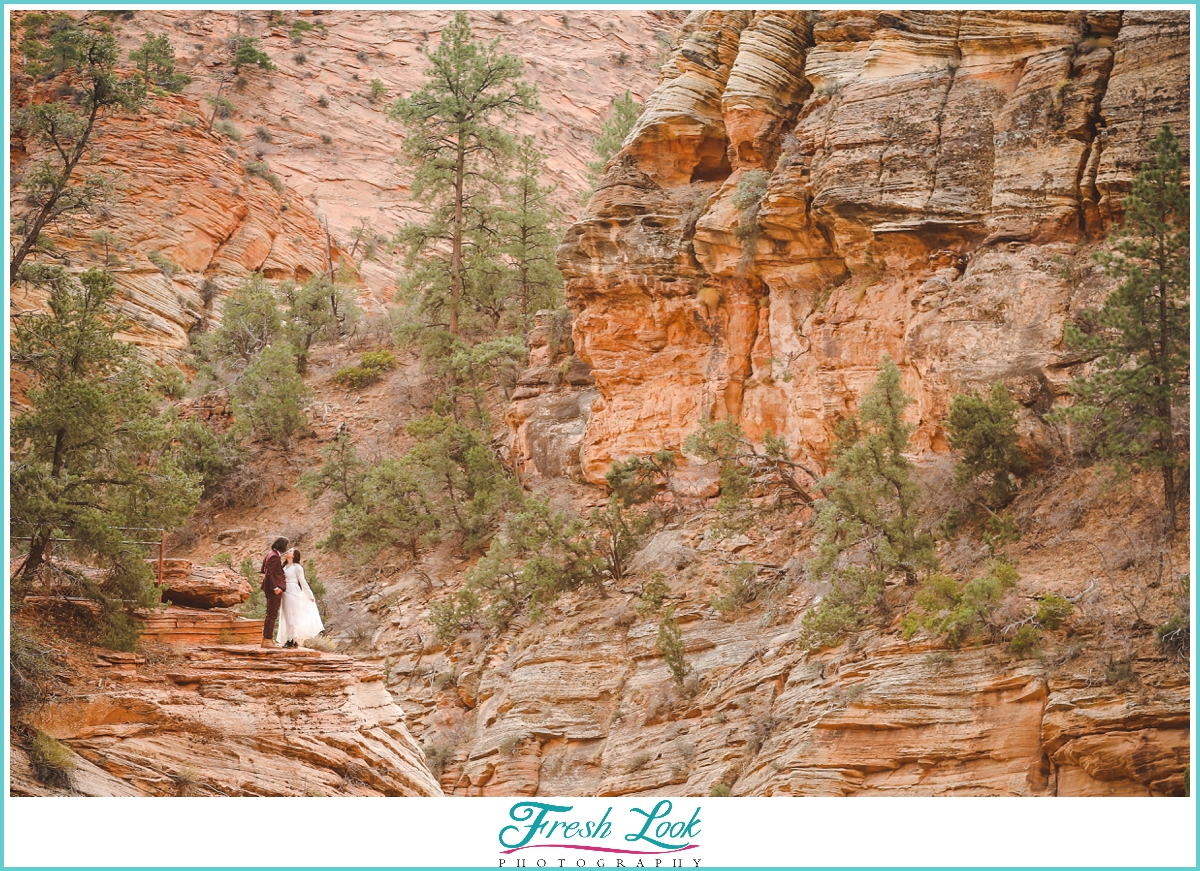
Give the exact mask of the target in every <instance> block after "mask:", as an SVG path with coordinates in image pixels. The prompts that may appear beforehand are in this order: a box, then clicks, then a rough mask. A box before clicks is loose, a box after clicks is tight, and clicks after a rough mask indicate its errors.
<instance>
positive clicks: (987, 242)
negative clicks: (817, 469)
mask: <svg viewBox="0 0 1200 871" xmlns="http://www.w3.org/2000/svg"><path fill="white" fill-rule="evenodd" d="M689 26H690V27H691V28H693V29H692V31H691V34H690V36H688V37H687V38H686V39H684V41H683V43H682V45H681V46H680V48H679V49H678V50H677V51H676V52H675V54H674V55H673V57H672V58H671V59H670V60H669V61H668V62H667V64H666V66H665V67H664V72H663V74H664V81H663V83H662V85H661V86H660V87H659V89H658V90H657V91H655V93H654V95H653V96H652V98H651V99H650V101H649V102H648V104H647V109H646V111H645V113H644V114H643V115H642V117H641V118H640V120H639V122H638V125H637V127H636V129H635V130H634V132H633V133H632V134H631V136H630V138H629V139H628V140H627V142H626V143H625V147H624V149H623V151H622V152H621V153H620V154H619V155H618V156H617V158H616V159H615V160H614V162H613V163H612V164H610V169H609V171H608V173H607V174H606V176H605V178H604V180H603V181H602V183H601V185H600V187H599V190H598V191H597V192H596V194H595V195H594V196H593V198H592V200H591V202H590V203H589V205H588V207H587V210H586V213H585V214H584V215H583V216H582V217H581V218H580V220H579V221H578V222H577V223H576V224H575V225H574V226H573V227H572V228H571V230H570V231H569V233H568V234H567V238H566V240H565V241H564V243H563V245H562V247H561V249H560V252H559V263H560V266H561V268H562V269H563V271H564V274H565V275H566V277H567V297H568V301H569V304H570V305H571V307H572V309H573V310H574V311H575V314H576V317H575V333H574V336H575V344H576V349H577V353H578V354H579V356H580V357H581V358H582V359H583V360H584V361H585V362H587V363H588V364H589V365H590V366H591V367H592V374H593V377H594V378H595V381H596V386H597V389H598V390H599V394H600V395H599V397H598V398H597V399H596V401H595V402H594V403H593V404H592V414H591V418H590V420H589V422H588V432H587V437H586V441H585V445H584V449H583V451H584V459H583V467H584V472H585V475H586V477H587V478H588V479H589V480H590V481H592V482H595V483H600V482H601V481H602V478H603V474H604V472H605V471H607V469H608V467H609V465H610V464H611V462H612V461H613V460H616V459H624V458H625V457H627V456H628V455H630V454H635V453H636V454H644V453H647V452H649V451H652V450H655V449H657V448H662V447H668V448H674V449H678V448H679V447H680V445H681V444H682V442H683V439H684V437H685V436H686V435H687V434H688V433H689V432H690V431H691V430H693V429H695V427H696V426H697V424H698V422H699V421H700V419H701V418H702V417H704V416H708V417H711V418H714V419H721V418H725V417H731V418H734V419H736V420H738V421H740V423H741V424H742V426H743V428H744V429H745V430H746V431H747V432H748V433H749V434H751V436H752V437H755V438H758V437H760V436H761V435H762V434H763V433H764V432H766V431H767V430H768V429H770V430H772V431H773V432H774V433H775V434H777V435H783V436H785V437H786V438H787V439H788V441H789V443H791V444H792V445H793V449H794V450H795V451H796V452H798V453H799V454H801V455H804V456H807V457H810V458H816V459H819V458H820V457H821V456H822V455H823V454H824V452H825V450H826V448H827V446H828V443H829V439H830V437H831V434H832V428H833V426H834V424H835V423H836V421H837V420H838V419H839V418H840V417H841V416H843V415H844V414H845V413H847V412H848V411H849V410H851V409H852V408H853V407H854V404H855V402H856V397H858V396H859V395H861V393H862V392H863V390H864V389H865V387H866V385H867V384H868V383H869V382H870V381H871V380H872V379H873V378H874V375H875V372H876V370H877V368H878V366H879V361H880V359H881V357H882V356H883V355H884V354H890V355H891V356H892V357H893V358H894V359H895V360H896V361H897V362H898V363H899V364H900V365H901V368H902V370H903V372H904V387H905V389H906V390H907V391H908V392H909V393H910V394H912V395H913V396H914V397H915V398H916V408H915V413H914V415H913V422H914V423H916V424H918V425H919V429H918V432H917V435H916V436H915V441H914V444H915V446H916V447H917V448H918V449H921V450H928V449H933V450H944V449H945V442H944V439H943V437H942V435H941V431H940V427H939V421H940V419H941V417H942V416H943V415H944V413H945V409H946V405H947V401H948V398H949V396H950V395H951V394H952V393H953V392H958V391H963V390H970V389H975V388H980V387H986V386H989V385H990V384H991V383H992V382H994V381H997V380H1000V381H1003V382H1005V383H1006V384H1007V385H1008V386H1009V387H1010V389H1012V390H1013V392H1014V393H1015V394H1016V395H1017V397H1018V398H1019V400H1020V401H1021V402H1022V403H1023V404H1024V405H1025V406H1026V407H1027V408H1029V409H1037V410H1045V409H1046V408H1047V407H1050V406H1053V405H1054V404H1055V403H1056V402H1058V401H1059V400H1060V399H1061V398H1062V397H1063V396H1064V395H1065V393H1066V383H1067V381H1068V380H1069V378H1070V377H1071V375H1072V374H1073V371H1074V370H1073V369H1072V367H1073V365H1075V364H1076V363H1077V360H1076V359H1075V358H1074V357H1072V355H1071V354H1070V353H1069V352H1068V351H1067V350H1066V349H1065V348H1064V347H1063V346H1062V344H1061V338H1062V331H1063V326H1064V324H1065V322H1066V321H1067V319H1068V318H1070V317H1071V315H1072V313H1073V312H1076V311H1078V310H1080V309H1082V308H1084V307H1086V306H1088V305H1093V304H1095V303H1096V302H1098V301H1099V300H1100V299H1102V298H1103V293H1104V292H1105V291H1106V290H1107V288H1108V287H1109V286H1110V285H1109V284H1108V283H1107V279H1106V278H1105V277H1104V276H1103V275H1102V274H1100V273H1099V272H1098V270H1096V269H1094V268H1092V266H1091V262H1090V259H1089V254H1090V246H1091V245H1092V244H1093V243H1094V242H1095V241H1096V240H1098V239H1099V238H1101V236H1102V235H1103V233H1104V232H1105V231H1106V230H1107V228H1109V227H1110V226H1111V225H1112V222H1113V221H1114V220H1115V219H1117V218H1118V217H1119V215H1120V211H1121V210H1120V199H1121V197H1122V196H1123V195H1124V194H1125V193H1126V192H1127V191H1128V189H1129V182H1130V179H1131V178H1132V175H1133V173H1134V172H1135V171H1136V168H1137V166H1138V165H1139V164H1140V162H1141V161H1143V160H1144V159H1145V158H1146V156H1147V151H1146V148H1145V142H1146V141H1147V140H1148V139H1149V138H1150V137H1151V135H1152V132H1153V131H1154V130H1155V129H1156V128H1157V127H1159V126H1161V125H1162V124H1168V125H1171V126H1172V127H1174V128H1175V131H1176V133H1177V134H1178V135H1180V136H1181V138H1182V140H1183V141H1186V139H1187V129H1188V125H1189V117H1188V108H1187V102H1186V99H1185V95H1186V93H1187V76H1188V64H1187V46H1188V32H1187V31H1188V26H1187V19H1186V16H1184V15H1182V14H1181V13H1177V12H1141V11H1135V12H1124V13H1122V12H1116V11H1104V12H1086V13H1085V12H1080V11H1067V10H1062V11H1016V12H1003V13H996V12H988V11H983V10H978V11H976V10H971V11H965V12H956V11H950V10H946V11H940V10H939V11H929V12H913V13H896V12H886V11H880V12H827V13H814V12H789V11H765V12H752V11H749V10H743V11H736V12H709V13H697V14H695V15H693V17H692V19H690V20H689ZM1023 425H1024V426H1025V427H1026V429H1027V430H1031V431H1032V430H1036V428H1037V426H1038V424H1037V423H1036V421H1035V420H1034V419H1033V415H1031V414H1027V415H1026V416H1025V420H1024V421H1023ZM1030 434H1031V435H1033V436H1035V437H1036V435H1037V433H1036V432H1031V433H1030Z"/></svg>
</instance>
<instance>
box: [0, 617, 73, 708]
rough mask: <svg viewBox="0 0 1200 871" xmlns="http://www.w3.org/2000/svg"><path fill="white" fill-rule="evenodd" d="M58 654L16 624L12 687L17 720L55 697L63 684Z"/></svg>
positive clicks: (10, 676)
mask: <svg viewBox="0 0 1200 871" xmlns="http://www.w3.org/2000/svg"><path fill="white" fill-rule="evenodd" d="M58 670H59V659H58V654H57V653H56V652H55V651H54V648H52V647H47V646H46V645H44V644H41V643H40V642H38V640H37V639H35V638H34V637H33V636H32V635H30V634H29V633H28V632H26V631H25V630H24V629H22V628H20V627H19V626H17V625H16V624H15V623H14V624H13V625H12V627H11V629H10V634H9V653H8V688H9V698H10V701H11V703H12V713H13V719H14V720H15V719H19V717H20V714H21V713H22V712H24V711H25V710H27V709H30V708H36V707H37V706H38V705H40V704H41V703H42V702H43V701H44V700H45V699H46V698H47V697H50V696H53V695H54V694H55V693H56V692H57V691H58V689H59V687H60V684H61V681H60V680H59V678H58V677H57V672H58Z"/></svg>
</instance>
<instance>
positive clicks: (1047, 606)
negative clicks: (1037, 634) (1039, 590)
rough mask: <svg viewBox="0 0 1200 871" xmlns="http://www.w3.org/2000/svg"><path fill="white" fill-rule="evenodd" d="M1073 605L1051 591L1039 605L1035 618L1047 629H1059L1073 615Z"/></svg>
mask: <svg viewBox="0 0 1200 871" xmlns="http://www.w3.org/2000/svg"><path fill="white" fill-rule="evenodd" d="M1073 607H1074V606H1073V605H1072V604H1071V603H1070V602H1068V601H1067V600H1066V599H1064V598H1063V597H1062V596H1056V595H1054V594H1053V593H1051V594H1050V595H1049V596H1046V597H1045V598H1043V599H1042V601H1041V603H1040V604H1039V605H1038V610H1037V614H1035V615H1034V618H1033V619H1034V620H1036V621H1037V622H1038V624H1039V625H1041V626H1043V627H1044V628H1046V629H1058V628H1059V627H1060V626H1062V625H1063V623H1065V622H1066V621H1067V618H1068V617H1070V616H1071V610H1072V609H1073Z"/></svg>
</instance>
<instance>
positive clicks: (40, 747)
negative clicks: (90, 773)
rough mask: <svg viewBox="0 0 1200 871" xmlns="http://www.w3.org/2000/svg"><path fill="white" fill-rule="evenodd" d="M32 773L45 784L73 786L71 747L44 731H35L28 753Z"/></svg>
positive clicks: (73, 758) (73, 764) (72, 755)
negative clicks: (31, 764)
mask: <svg viewBox="0 0 1200 871" xmlns="http://www.w3.org/2000/svg"><path fill="white" fill-rule="evenodd" d="M29 758H30V761H31V762H32V763H33V771H34V774H36V775H37V778H38V780H40V781H41V782H42V783H44V784H46V785H47V786H52V787H55V788H58V789H70V788H71V787H72V786H73V782H74V778H73V776H72V775H73V774H74V771H75V755H74V754H73V753H72V752H71V748H69V747H68V746H67V745H65V744H63V743H62V742H61V741H56V740H55V739H54V738H51V737H50V736H49V735H47V734H46V733H45V732H36V733H35V734H34V736H33V744H32V746H31V748H30V753H29Z"/></svg>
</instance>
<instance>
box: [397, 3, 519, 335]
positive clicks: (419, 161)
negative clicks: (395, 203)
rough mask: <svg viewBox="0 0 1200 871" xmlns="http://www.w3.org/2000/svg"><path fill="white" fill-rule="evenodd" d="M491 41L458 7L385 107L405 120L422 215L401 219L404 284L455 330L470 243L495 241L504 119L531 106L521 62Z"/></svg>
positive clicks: (510, 146) (507, 140)
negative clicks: (409, 81) (412, 79)
mask: <svg viewBox="0 0 1200 871" xmlns="http://www.w3.org/2000/svg"><path fill="white" fill-rule="evenodd" d="M498 42H499V41H498V40H496V41H493V42H491V43H488V44H486V45H483V44H480V43H478V42H476V41H475V40H474V39H473V38H472V34H471V25H470V23H469V22H468V20H467V16H466V14H465V13H463V12H458V13H456V14H455V16H454V21H453V22H452V23H451V24H450V25H449V26H447V27H446V29H445V30H443V31H442V38H441V42H440V43H439V45H438V47H437V49H436V50H435V51H433V52H429V51H426V52H425V55H426V57H427V58H428V60H429V68H428V69H427V70H426V71H425V78H426V82H425V85H424V86H423V87H422V88H421V89H420V90H419V91H417V92H416V93H414V94H413V95H412V96H411V97H407V98H403V99H400V100H397V101H396V102H395V103H393V104H392V105H391V106H390V107H389V108H388V114H389V116H390V117H391V118H393V119H396V120H399V121H401V122H402V123H403V124H404V127H405V141H404V147H403V153H404V156H405V157H406V158H407V159H408V160H409V161H410V162H411V165H412V167H413V178H412V196H413V199H414V200H415V201H416V202H417V203H418V204H419V205H421V206H422V207H423V208H424V209H425V211H426V218H425V220H424V221H423V222H414V223H410V224H408V225H406V226H405V227H403V228H402V229H401V232H400V235H399V241H400V242H401V243H402V244H403V245H404V246H405V247H406V248H407V250H408V258H407V264H408V268H409V269H410V277H409V281H408V282H407V285H408V289H409V290H410V292H413V293H415V294H417V295H419V296H420V297H421V302H422V307H423V308H424V310H425V311H426V312H427V313H429V314H431V315H433V316H434V317H437V318H441V317H444V318H445V321H444V324H445V327H446V329H447V330H448V331H449V332H450V334H451V335H452V336H455V337H457V336H458V335H459V332H460V330H461V320H462V315H463V307H464V302H463V295H464V287H465V286H466V285H467V283H468V282H467V280H466V276H465V272H466V269H467V267H468V264H469V263H470V262H471V260H472V257H473V251H472V250H471V249H473V248H486V247H487V246H488V245H489V244H491V242H492V241H493V240H491V239H490V238H489V234H488V228H489V226H490V224H491V221H490V218H489V212H490V211H491V210H492V209H493V208H494V205H495V200H496V198H497V197H498V196H499V194H500V192H501V190H502V187H503V181H504V171H505V169H506V168H507V166H508V164H509V162H510V161H511V158H512V154H513V151H514V148H515V142H514V139H513V136H512V135H511V134H510V133H509V132H508V130H507V129H506V127H507V126H508V125H509V124H510V123H511V122H512V121H513V120H514V119H515V118H516V117H517V115H518V114H520V113H521V112H523V111H528V110H530V109H533V108H536V106H537V90H536V88H534V87H533V86H531V85H529V84H527V83H526V82H525V81H524V80H523V79H522V76H521V61H520V60H519V59H518V58H516V57H513V56H512V55H507V54H502V53H501V52H500V51H499V48H498Z"/></svg>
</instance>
